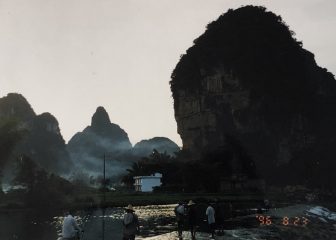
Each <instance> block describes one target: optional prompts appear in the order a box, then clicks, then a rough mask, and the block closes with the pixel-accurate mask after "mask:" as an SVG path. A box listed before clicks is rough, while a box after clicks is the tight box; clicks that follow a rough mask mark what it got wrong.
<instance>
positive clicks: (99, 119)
mask: <svg viewBox="0 0 336 240" xmlns="http://www.w3.org/2000/svg"><path fill="white" fill-rule="evenodd" d="M110 124H111V121H110V117H109V115H108V113H107V112H106V110H105V108H104V107H101V106H100V107H98V108H97V110H96V112H95V113H94V114H93V116H92V118H91V127H93V128H101V127H106V126H109V125H110Z"/></svg>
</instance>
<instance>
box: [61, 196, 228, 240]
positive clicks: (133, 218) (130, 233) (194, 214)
mask: <svg viewBox="0 0 336 240" xmlns="http://www.w3.org/2000/svg"><path fill="white" fill-rule="evenodd" d="M198 210H199V209H196V204H195V203H194V202H193V201H192V200H190V201H189V202H188V203H187V204H186V203H183V202H179V203H178V205H177V206H176V207H175V208H174V212H175V215H176V221H177V228H178V236H179V239H182V233H183V229H185V227H187V226H188V228H189V230H190V233H191V238H192V239H193V240H194V239H196V227H197V226H198V223H199V222H198V221H199V219H200V218H199V213H198ZM216 210H217V211H218V207H217V206H216V204H215V203H209V205H208V207H207V208H206V211H205V213H204V216H205V217H206V221H207V223H208V227H209V232H210V233H211V237H212V238H214V237H215V228H216V220H217V223H218V222H219V221H218V220H219V216H221V214H220V213H218V214H217V215H218V216H216ZM125 211H126V213H125V215H124V217H123V220H122V224H123V240H134V239H135V235H136V234H138V233H139V219H138V216H137V215H136V214H135V211H134V209H133V206H132V205H128V206H127V207H126V208H125ZM81 232H82V229H81V228H80V227H79V226H78V225H77V223H76V220H75V218H74V217H73V214H72V212H71V211H69V212H68V214H67V216H66V217H65V218H64V221H63V228H62V235H63V240H77V239H79V237H78V233H81Z"/></svg>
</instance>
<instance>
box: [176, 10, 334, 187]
mask: <svg viewBox="0 0 336 240" xmlns="http://www.w3.org/2000/svg"><path fill="white" fill-rule="evenodd" d="M194 43H195V45H194V46H192V47H191V48H189V49H188V50H187V53H186V54H185V55H183V56H182V57H181V60H180V62H179V63H178V64H177V66H176V68H175V70H174V71H173V74H172V80H171V89H172V92H173V97H174V108H175V118H176V121H177V124H178V132H179V134H180V136H181V138H182V141H183V148H184V149H185V150H188V151H190V152H191V153H193V156H194V157H195V158H197V157H200V156H201V154H203V153H204V152H211V151H214V150H218V149H220V148H225V146H226V145H227V142H228V138H230V139H232V138H233V139H235V140H237V141H238V142H240V144H241V145H242V147H243V148H244V149H245V150H246V151H247V152H248V154H249V155H250V156H251V157H252V158H253V160H254V161H255V163H256V167H257V170H258V172H259V174H260V175H261V176H263V177H265V178H266V179H271V180H272V181H277V179H281V181H283V180H284V178H286V177H287V178H288V180H289V181H291V182H294V181H296V182H300V183H302V182H305V181H307V182H308V181H309V180H307V179H305V178H308V179H310V180H312V182H313V181H315V180H313V179H316V178H318V177H319V176H320V175H321V174H322V173H324V174H323V175H324V176H325V179H324V180H323V181H324V182H328V181H329V180H330V178H331V177H332V174H328V172H329V171H328V170H327V169H328V168H329V167H333V168H335V161H333V156H334V153H335V152H334V151H333V149H334V148H335V146H336V135H335V134H336V131H335V128H334V126H333V125H334V122H335V121H336V110H335V109H336V108H335V107H336V81H335V79H334V77H333V75H332V74H331V73H329V72H328V71H327V70H326V69H323V68H321V67H319V66H317V64H316V63H315V60H314V55H313V54H312V53H310V52H308V51H307V50H305V49H303V48H302V43H301V42H298V41H297V40H296V39H295V38H293V32H292V31H290V30H289V29H288V26H287V25H286V24H285V23H284V22H283V21H282V19H281V17H280V16H277V15H275V14H273V13H271V12H268V11H267V10H266V9H265V8H262V7H253V6H247V7H242V8H239V9H237V10H229V11H228V12H227V13H225V14H223V15H222V16H220V17H219V18H218V19H217V20H216V21H214V22H212V23H210V24H209V25H208V26H207V30H206V32H205V33H204V34H203V35H201V36H200V37H199V38H198V39H196V40H195V41H194ZM223 161H225V159H223ZM335 169H336V168H335ZM329 173H330V172H329ZM284 174H287V175H286V176H283V175H284ZM325 174H327V175H328V176H326V175H325Z"/></svg>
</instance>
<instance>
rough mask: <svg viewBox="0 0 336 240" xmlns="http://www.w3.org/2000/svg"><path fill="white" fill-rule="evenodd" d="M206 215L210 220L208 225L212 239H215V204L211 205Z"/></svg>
mask: <svg viewBox="0 0 336 240" xmlns="http://www.w3.org/2000/svg"><path fill="white" fill-rule="evenodd" d="M205 215H206V216H207V218H208V225H209V229H210V232H211V238H215V227H216V226H215V225H216V220H215V209H214V207H213V204H211V203H209V206H208V208H207V209H206V211H205Z"/></svg>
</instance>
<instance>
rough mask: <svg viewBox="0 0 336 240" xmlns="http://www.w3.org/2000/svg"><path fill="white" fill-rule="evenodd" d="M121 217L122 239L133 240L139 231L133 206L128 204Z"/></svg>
mask: <svg viewBox="0 0 336 240" xmlns="http://www.w3.org/2000/svg"><path fill="white" fill-rule="evenodd" d="M125 210H126V214H125V215H124V219H123V240H134V239H135V234H137V233H138V232H139V219H138V216H137V215H136V214H135V213H134V210H133V206H132V205H128V206H127V207H126V208H125Z"/></svg>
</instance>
